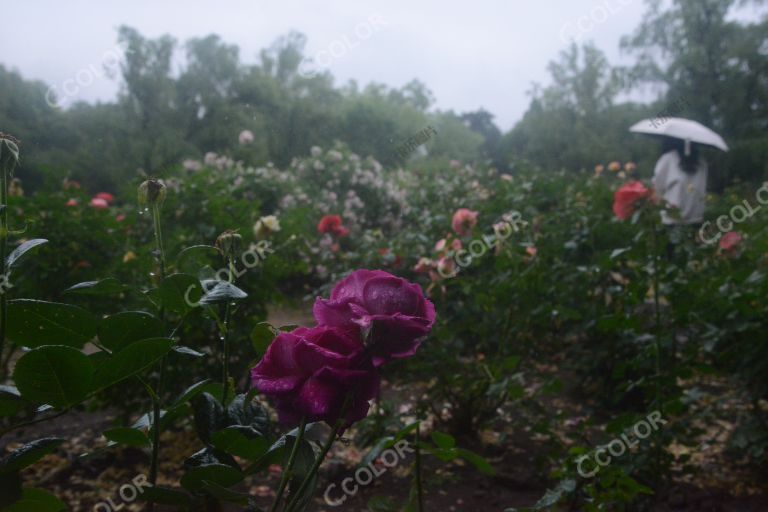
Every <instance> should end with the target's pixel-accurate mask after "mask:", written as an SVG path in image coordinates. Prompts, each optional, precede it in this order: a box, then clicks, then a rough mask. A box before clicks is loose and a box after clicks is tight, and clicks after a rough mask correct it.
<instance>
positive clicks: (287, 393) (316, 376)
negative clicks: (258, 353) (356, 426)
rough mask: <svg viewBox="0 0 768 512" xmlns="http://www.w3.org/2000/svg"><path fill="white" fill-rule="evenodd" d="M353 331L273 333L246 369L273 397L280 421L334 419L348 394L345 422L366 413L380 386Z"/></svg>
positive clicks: (316, 329)
mask: <svg viewBox="0 0 768 512" xmlns="http://www.w3.org/2000/svg"><path fill="white" fill-rule="evenodd" d="M363 348H364V347H363V345H362V343H361V342H360V341H359V339H357V338H356V337H355V336H354V335H353V333H350V332H349V331H345V330H344V329H340V328H335V327H324V326H319V327H313V328H311V329H309V328H306V327H299V328H297V329H295V330H293V331H291V332H284V333H281V334H280V335H278V336H277V337H276V338H275V339H274V340H273V341H272V343H271V344H270V346H269V348H268V349H267V352H266V354H264V357H263V358H262V359H261V361H259V363H258V364H257V365H256V366H255V367H254V368H253V369H251V381H252V382H253V385H254V387H256V388H257V389H258V390H259V391H260V392H261V393H263V394H265V395H267V396H269V397H271V398H272V399H273V400H274V403H275V407H276V409H277V412H278V415H279V418H280V421H281V422H282V423H288V424H297V423H299V421H300V420H301V417H302V416H306V417H307V421H325V422H326V423H328V424H330V425H333V424H335V423H336V421H337V420H338V419H339V416H340V415H341V410H342V407H343V405H344V401H345V399H346V397H347V394H348V393H351V397H350V400H351V401H350V403H349V405H348V410H347V415H346V424H345V425H344V428H346V427H349V426H350V425H352V424H353V423H354V422H356V421H359V420H361V419H363V418H365V416H366V415H367V414H368V407H369V403H368V401H369V400H371V399H372V398H374V397H375V396H376V394H377V393H378V390H379V375H378V373H377V372H376V369H375V368H374V367H373V364H372V363H371V360H370V357H367V356H365V354H364V351H363Z"/></svg>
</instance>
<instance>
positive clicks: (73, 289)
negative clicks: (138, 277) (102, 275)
mask: <svg viewBox="0 0 768 512" xmlns="http://www.w3.org/2000/svg"><path fill="white" fill-rule="evenodd" d="M125 290H130V287H129V286H126V285H124V284H123V283H121V282H120V281H118V280H117V279H115V278H114V277H107V278H106V279H102V280H101V281H85V282H82V283H78V284H76V285H74V286H70V287H69V288H67V289H66V290H64V293H74V294H78V295H117V294H118V293H122V292H124V291H125Z"/></svg>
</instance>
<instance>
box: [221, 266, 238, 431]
mask: <svg viewBox="0 0 768 512" xmlns="http://www.w3.org/2000/svg"><path fill="white" fill-rule="evenodd" d="M228 260H229V262H228V263H229V276H228V278H227V279H228V281H229V282H230V283H232V282H234V279H235V278H234V275H235V258H234V257H233V256H232V255H230V256H229V257H228ZM230 317H231V308H230V304H229V301H227V302H226V304H225V305H224V332H223V333H222V334H223V339H222V340H221V341H222V349H223V350H222V357H223V361H222V368H221V373H222V376H221V385H222V386H223V391H222V394H221V405H222V406H223V407H224V418H225V419H226V418H227V416H228V413H227V398H228V395H229V382H228V381H229V323H230V320H231V318H230Z"/></svg>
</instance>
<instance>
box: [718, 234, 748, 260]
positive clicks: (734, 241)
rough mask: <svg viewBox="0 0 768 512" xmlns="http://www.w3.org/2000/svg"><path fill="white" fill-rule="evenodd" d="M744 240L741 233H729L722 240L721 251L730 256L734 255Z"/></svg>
mask: <svg viewBox="0 0 768 512" xmlns="http://www.w3.org/2000/svg"><path fill="white" fill-rule="evenodd" d="M742 240H743V238H742V236H741V235H740V234H739V233H737V232H736V231H729V232H727V233H726V234H724V235H723V237H722V238H721V239H720V244H719V245H720V249H721V250H722V251H723V252H725V253H727V254H729V255H734V254H735V253H736V250H737V249H738V248H739V246H740V245H741V242H742Z"/></svg>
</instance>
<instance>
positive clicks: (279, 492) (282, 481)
mask: <svg viewBox="0 0 768 512" xmlns="http://www.w3.org/2000/svg"><path fill="white" fill-rule="evenodd" d="M306 428H307V417H306V416H302V418H301V423H300V424H299V433H298V434H297V435H296V440H295V441H294V442H293V447H292V448H291V454H290V455H289V456H288V463H287V464H286V465H285V469H284V470H283V475H282V477H281V478H280V486H279V487H278V488H277V494H276V495H275V501H273V502H272V506H271V507H270V508H269V512H275V511H276V510H277V507H278V505H279V504H280V501H281V500H282V498H283V493H284V492H285V486H286V485H288V480H289V479H290V478H291V472H292V471H293V464H294V462H295V460H296V454H297V453H299V445H300V444H301V441H302V439H303V438H304V430H305V429H306Z"/></svg>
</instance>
